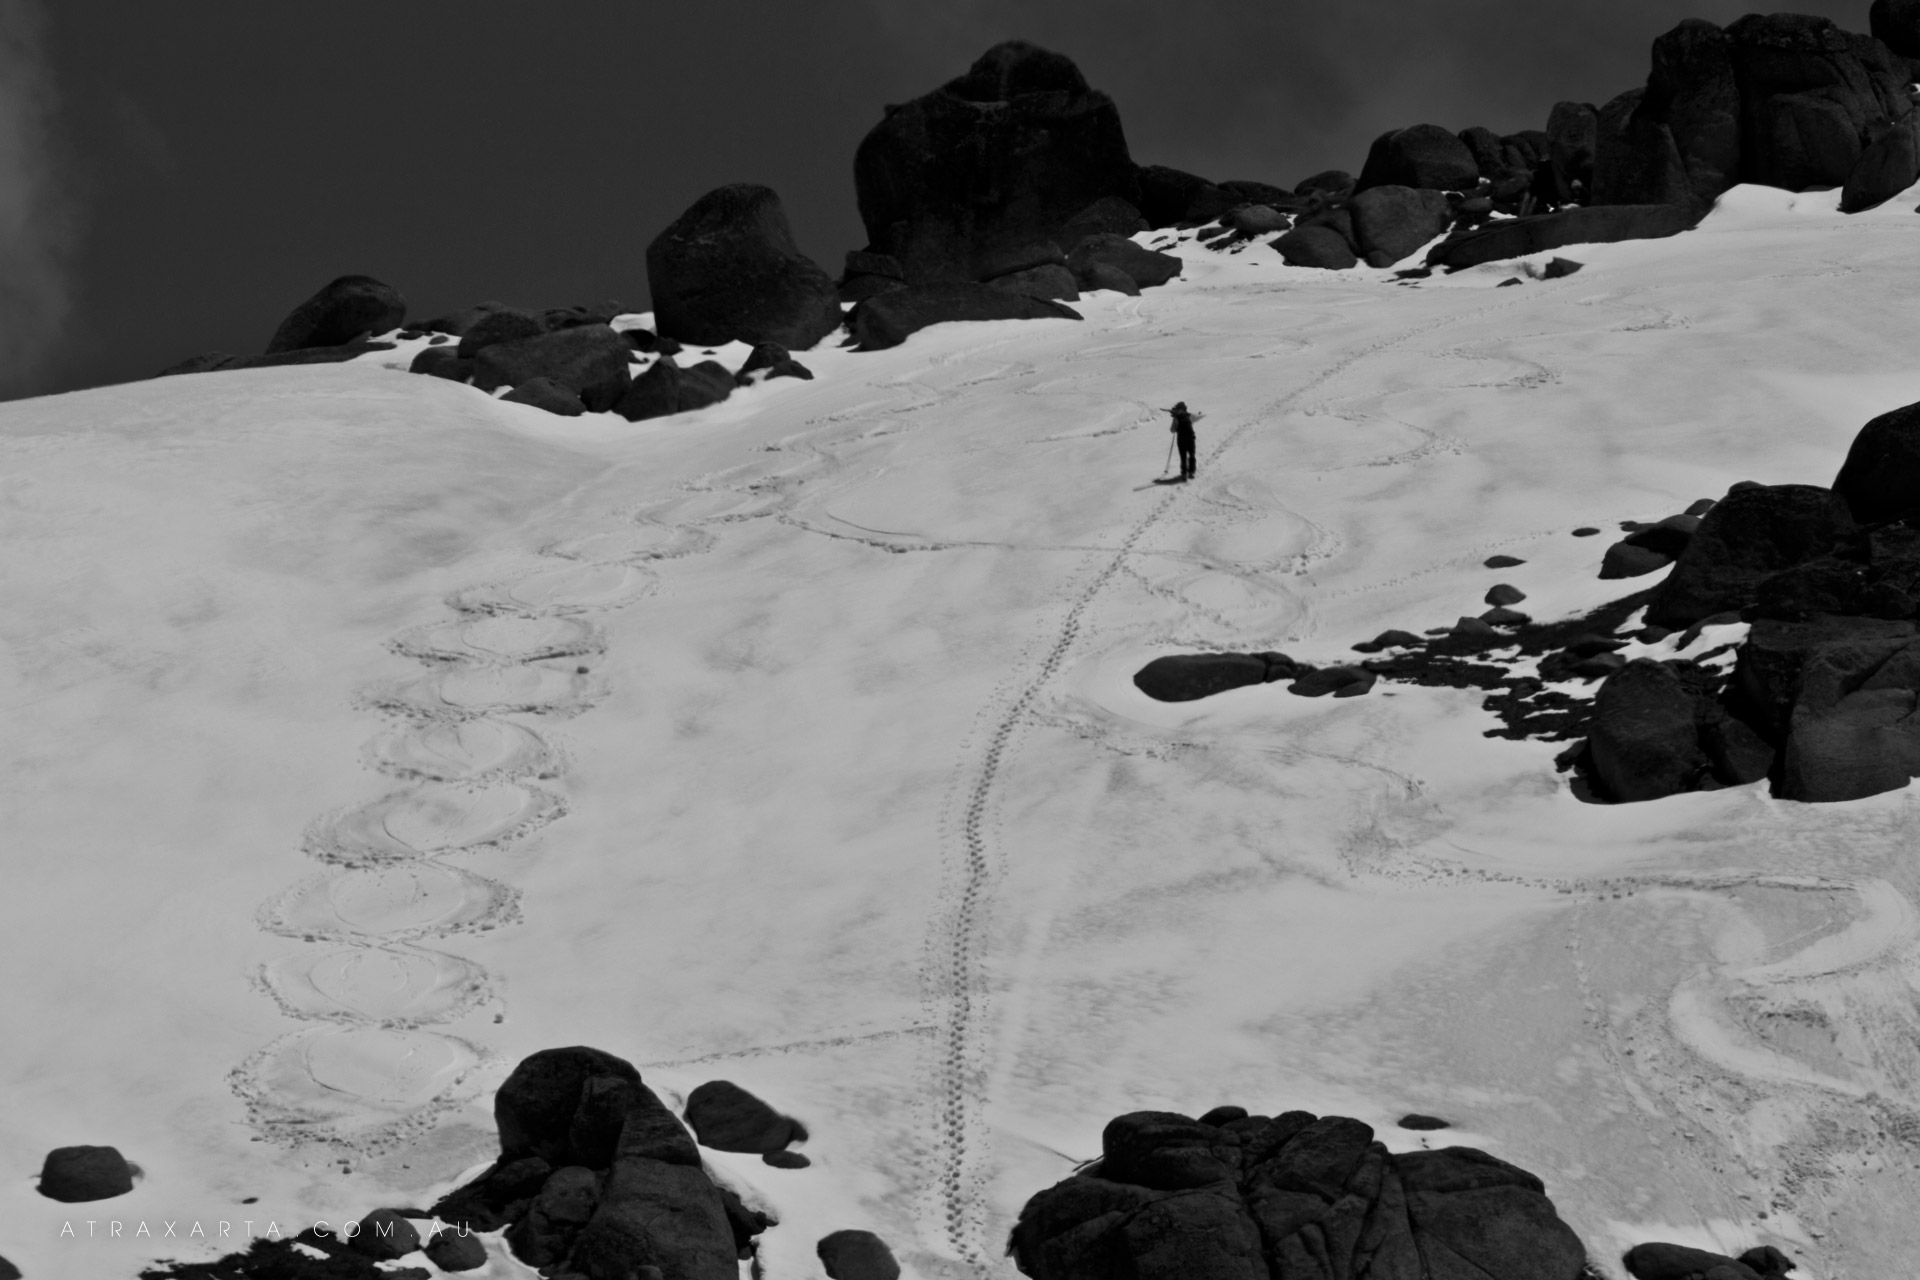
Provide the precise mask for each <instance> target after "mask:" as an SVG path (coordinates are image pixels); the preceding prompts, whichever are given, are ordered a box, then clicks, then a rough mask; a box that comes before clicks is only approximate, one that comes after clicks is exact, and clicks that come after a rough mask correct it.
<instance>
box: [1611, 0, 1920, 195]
mask: <svg viewBox="0 0 1920 1280" xmlns="http://www.w3.org/2000/svg"><path fill="white" fill-rule="evenodd" d="M1652 62H1653V66H1652V70H1651V72H1650V74H1649V76H1648V79H1647V85H1646V87H1645V89H1642V90H1636V91H1633V92H1632V93H1630V94H1623V95H1622V96H1621V97H1619V98H1616V99H1615V100H1614V101H1613V102H1611V103H1609V104H1608V105H1607V106H1606V107H1604V108H1602V109H1601V111H1600V113H1599V127H1598V138H1597V152H1596V164H1595V175H1594V199H1595V201H1596V202H1598V203H1602V204H1652V203H1672V204H1685V205H1689V206H1691V207H1693V208H1695V209H1696V210H1701V209H1704V208H1706V207H1707V206H1708V205H1710V204H1711V203H1712V201H1713V200H1714V199H1715V198H1716V197H1718V196H1719V194H1720V193H1721V192H1723V191H1725V190H1726V189H1727V188H1728V187H1731V186H1733V185H1734V184H1735V183H1739V182H1754V183H1762V184H1765V185H1768V186H1775V187H1784V188H1786V189H1787V190H1789V191H1801V190H1805V189H1807V188H1808V187H1835V186H1841V185H1842V184H1844V183H1846V182H1847V181H1848V179H1849V177H1850V176H1851V175H1852V174H1853V173H1854V171H1855V168H1856V166H1857V165H1859V164H1860V163H1861V162H1862V160H1863V158H1864V157H1865V153H1866V152H1867V151H1869V149H1870V148H1872V147H1873V146H1874V144H1875V143H1877V142H1878V141H1880V140H1881V139H1882V138H1884V137H1885V135H1886V134H1887V132H1888V130H1889V129H1890V128H1891V127H1892V126H1894V125H1895V124H1897V123H1898V122H1900V121H1902V120H1904V119H1905V118H1906V117H1907V115H1908V114H1909V113H1910V112H1911V111H1912V104H1911V103H1910V102H1909V101H1908V99H1907V95H1906V82H1907V77H1908V70H1907V68H1906V67H1905V65H1904V63H1903V61H1902V60H1901V59H1898V58H1896V57H1895V55H1894V54H1892V53H1891V52H1890V51H1889V50H1888V48H1887V46H1886V45H1884V44H1882V43H1880V42H1879V41H1878V40H1875V39H1874V38H1872V37H1871V36H1862V35H1855V34H1852V33H1850V32H1846V31H1843V30H1841V29H1840V28H1839V27H1837V26H1835V25H1834V24H1833V22H1832V21H1831V20H1829V19H1827V18H1820V17H1811V16H1808V15H1804V14H1791V13H1776V14H1766V15H1762V14H1749V15H1748V16H1746V17H1744V18H1741V19H1740V20H1739V21H1737V22H1735V23H1733V24H1732V25H1730V26H1728V27H1727V28H1725V29H1724V30H1722V29H1721V28H1719V27H1717V26H1715V25H1714V24H1713V23H1710V22H1706V21H1703V20H1701V19H1697V18H1689V19H1687V20H1686V21H1684V22H1682V23H1680V25H1678V26H1677V27H1675V28H1674V29H1673V30H1671V31H1669V32H1667V33H1666V34H1665V35H1662V36H1661V37H1660V38H1659V39H1658V40H1656V41H1655V42H1654V46H1653V59H1652ZM1899 145H1900V144H1899V142H1898V140H1897V139H1896V140H1895V141H1894V142H1892V143H1889V144H1888V146H1887V147H1886V148H1884V149H1883V150H1882V151H1881V152H1880V153H1878V154H1876V155H1875V156H1874V157H1873V158H1872V159H1871V161H1870V162H1869V164H1868V168H1867V169H1866V170H1865V171H1863V172H1862V173H1861V176H1860V178H1859V180H1858V182H1857V184H1856V185H1857V187H1858V189H1859V190H1860V191H1861V192H1862V193H1864V192H1866V191H1868V190H1869V189H1870V188H1872V187H1873V186H1874V185H1876V184H1879V185H1884V184H1885V183H1886V182H1888V181H1891V177H1890V176H1889V175H1890V174H1894V173H1897V171H1898V168H1899V164H1900V162H1901V157H1900V156H1899V155H1898V154H1897V152H1898V148H1899ZM1889 153H1894V154H1889ZM1861 198H1863V197H1861V196H1856V198H1855V199H1856V201H1857V200H1859V199H1861ZM1855 207H1862V208H1864V207H1866V206H1865V205H1864V204H1857V203H1856V205H1855Z"/></svg>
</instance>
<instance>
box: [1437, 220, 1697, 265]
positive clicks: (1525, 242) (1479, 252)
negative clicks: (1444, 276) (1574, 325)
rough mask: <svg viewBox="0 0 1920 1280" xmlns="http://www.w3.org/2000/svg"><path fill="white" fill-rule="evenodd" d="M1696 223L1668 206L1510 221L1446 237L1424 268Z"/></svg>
mask: <svg viewBox="0 0 1920 1280" xmlns="http://www.w3.org/2000/svg"><path fill="white" fill-rule="evenodd" d="M1696 221H1698V219H1697V218H1696V217H1695V216H1694V215H1693V214H1692V213H1691V212H1689V211H1688V210H1687V209H1686V208H1685V207H1683V206H1680V205H1671V204H1656V205H1605V206H1599V207H1594V208H1574V209H1562V210H1560V211H1559V212H1557V213H1543V214H1537V215H1535V216H1533V217H1527V218H1509V219H1506V220H1504V221H1500V222H1494V223H1489V224H1488V225H1486V226H1484V227H1480V228H1477V229H1475V230H1472V231H1464V232H1461V233H1459V234H1457V235H1453V236H1449V237H1448V238H1447V239H1445V240H1442V241H1441V242H1440V243H1439V244H1437V245H1435V246H1434V247H1433V251H1432V252H1430V253H1429V254H1427V265H1429V266H1434V267H1446V268H1448V269H1450V270H1455V271H1458V270H1460V269H1461V268H1463V267H1477V266H1479V265H1480V264H1482V263H1485V262H1502V261H1505V260H1506V259H1508V258H1523V257H1526V256H1527V255H1529V254H1535V253H1544V252H1545V251H1547V250H1549V249H1559V248H1563V247H1564V246H1566V245H1570V244H1610V243H1613V242H1614V241H1618V240H1653V239H1659V238H1661V237H1663V236H1672V235H1678V234H1680V233H1681V232H1682V231H1686V230H1689V229H1690V228H1692V227H1693V225H1694V223H1695V222H1696Z"/></svg>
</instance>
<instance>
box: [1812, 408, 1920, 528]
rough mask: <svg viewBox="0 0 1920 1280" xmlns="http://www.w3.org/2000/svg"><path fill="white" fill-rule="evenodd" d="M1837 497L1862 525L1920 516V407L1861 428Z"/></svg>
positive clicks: (1902, 410)
mask: <svg viewBox="0 0 1920 1280" xmlns="http://www.w3.org/2000/svg"><path fill="white" fill-rule="evenodd" d="M1833 491H1834V493H1835V494H1837V495H1839V497H1840V499H1841V501H1843V502H1845V503H1846V505H1847V510H1848V511H1849V512H1850V513H1851V514H1852V516H1853V518H1854V519H1855V520H1856V521H1858V522H1859V523H1861V524H1881V523H1884V522H1886V521H1889V520H1899V519H1902V518H1904V517H1907V516H1909V515H1915V514H1920V404H1910V405H1903V406H1902V407H1900V408H1898V409H1895V410H1893V411H1892V412H1890V413H1883V414H1881V415H1880V416H1879V417H1877V418H1875V419H1873V420H1872V421H1871V422H1869V423H1867V425H1866V426H1864V427H1861V428H1860V430H1859V432H1858V433H1856V434H1855V435H1854V437H1853V444H1852V445H1851V446H1849V448H1848V449H1847V460H1846V461H1845V462H1844V463H1843V464H1842V465H1841V467H1840V474H1839V475H1837V476H1835V477H1834V481H1833Z"/></svg>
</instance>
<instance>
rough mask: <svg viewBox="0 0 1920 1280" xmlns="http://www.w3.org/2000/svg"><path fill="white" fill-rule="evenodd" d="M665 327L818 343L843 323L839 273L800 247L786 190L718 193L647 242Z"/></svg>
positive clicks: (711, 338) (683, 336) (704, 339)
mask: <svg viewBox="0 0 1920 1280" xmlns="http://www.w3.org/2000/svg"><path fill="white" fill-rule="evenodd" d="M647 283H648V287H649V288H650V289H651V290H652V292H653V309H654V323H655V327H656V328H658V329H659V331H660V332H661V333H662V334H665V335H666V336H668V337H671V338H674V339H677V340H678V341H680V342H685V343H691V344H696V345H700V346H713V345H717V344H719V343H722V342H733V341H740V342H777V343H779V344H780V345H781V346H783V347H786V348H787V349H788V350H790V351H796V350H802V349H804V348H807V347H811V346H812V345H813V344H814V343H816V342H818V341H820V339H822V338H824V337H826V336H827V335H828V334H830V333H832V332H833V331H834V330H835V329H837V328H839V327H840V294H839V291H838V289H837V288H836V287H835V285H834V282H833V280H832V278H831V277H829V276H828V275H827V273H826V272H825V271H822V270H821V269H820V267H819V265H818V264H816V263H815V262H814V261H813V260H812V259H811V258H809V257H807V256H806V255H805V254H803V253H801V252H800V249H799V246H798V245H796V244H795V243H794V240H793V231H792V229H791V228H790V227H789V226H788V225H787V215H786V211H785V210H784V209H782V208H781V205H780V197H779V196H778V195H775V194H774V192H773V191H772V190H771V189H770V188H767V187H761V186H755V185H753V184H751V183H736V184H734V185H732V186H726V187H719V188H716V189H715V190H713V191H709V192H708V193H707V194H706V195H704V196H701V197H700V198H699V199H698V200H696V201H694V203H693V205H692V207H690V208H689V209H688V210H687V211H686V212H685V213H683V214H681V215H680V216H679V217H678V218H676V219H675V220H674V221H673V223H672V224H671V225H669V226H668V227H667V229H666V230H665V231H662V232H661V233H660V234H659V235H658V236H656V237H654V240H653V243H652V244H649V245H648V246H647Z"/></svg>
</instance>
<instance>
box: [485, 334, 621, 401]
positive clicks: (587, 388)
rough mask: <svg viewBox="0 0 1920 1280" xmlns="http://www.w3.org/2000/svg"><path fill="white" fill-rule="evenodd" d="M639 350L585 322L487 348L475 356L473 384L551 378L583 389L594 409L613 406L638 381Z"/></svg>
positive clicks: (581, 393)
mask: <svg viewBox="0 0 1920 1280" xmlns="http://www.w3.org/2000/svg"><path fill="white" fill-rule="evenodd" d="M632 356H633V348H632V347H630V346H628V345H627V340H626V339H625V338H622V337H621V336H620V335H619V334H617V333H615V332H614V331H613V330H612V329H611V328H609V327H607V326H606V325H604V324H588V325H580V326H578V327H576V328H572V329H562V330H560V331H559V332H558V333H543V334H541V335H539V336H538V337H534V338H522V339H520V340H519V341H518V342H499V343H495V344H494V345H492V346H489V347H482V348H481V349H480V351H479V353H478V354H477V355H475V356H474V357H473V385H474V386H476V387H479V388H480V389H481V390H482V391H492V390H494V389H495V388H497V387H503V386H516V387H517V386H519V385H521V384H522V383H525V382H531V381H532V380H533V379H535V378H551V379H552V380H553V381H555V382H557V383H559V384H560V385H561V386H563V387H568V388H570V389H571V390H573V391H574V392H575V393H577V394H578V395H579V397H580V400H581V403H583V404H584V405H586V407H587V409H588V410H589V411H591V412H593V413H604V412H606V411H607V410H608V409H611V408H613V406H614V405H615V404H617V403H618V402H619V400H620V397H621V396H622V395H624V394H625V393H626V390H627V387H628V385H629V384H630V383H631V382H632V381H633V378H632V375H631V374H630V373H628V371H627V367H628V363H629V361H630V360H631V359H632Z"/></svg>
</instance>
